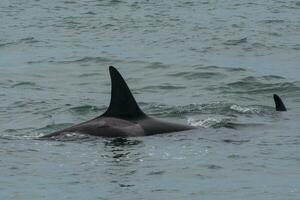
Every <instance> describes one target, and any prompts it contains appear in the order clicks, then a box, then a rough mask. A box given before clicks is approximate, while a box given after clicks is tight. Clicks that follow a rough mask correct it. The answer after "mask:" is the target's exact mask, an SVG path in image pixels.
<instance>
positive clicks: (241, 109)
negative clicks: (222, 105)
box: [230, 105, 260, 114]
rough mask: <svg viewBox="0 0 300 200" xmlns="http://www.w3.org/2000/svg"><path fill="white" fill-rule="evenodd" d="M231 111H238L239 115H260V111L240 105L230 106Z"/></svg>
mask: <svg viewBox="0 0 300 200" xmlns="http://www.w3.org/2000/svg"><path fill="white" fill-rule="evenodd" d="M230 109H231V110H233V111H236V112H238V113H243V114H244V113H245V114H259V113H260V111H259V110H257V109H256V108H251V107H250V108H249V107H242V106H239V105H232V106H230Z"/></svg>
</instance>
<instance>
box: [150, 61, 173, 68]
mask: <svg viewBox="0 0 300 200" xmlns="http://www.w3.org/2000/svg"><path fill="white" fill-rule="evenodd" d="M146 67H147V68H150V69H161V68H169V67H170V66H169V65H165V64H163V63H160V62H153V63H151V64H149V65H148V66H146Z"/></svg>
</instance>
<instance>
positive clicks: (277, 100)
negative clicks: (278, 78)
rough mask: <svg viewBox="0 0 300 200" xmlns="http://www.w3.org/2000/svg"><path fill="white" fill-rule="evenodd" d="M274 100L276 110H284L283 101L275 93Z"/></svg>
mask: <svg viewBox="0 0 300 200" xmlns="http://www.w3.org/2000/svg"><path fill="white" fill-rule="evenodd" d="M273 98H274V101H275V107H276V111H286V107H285V105H284V103H283V102H282V100H281V98H280V97H279V96H278V95H277V94H274V95H273Z"/></svg>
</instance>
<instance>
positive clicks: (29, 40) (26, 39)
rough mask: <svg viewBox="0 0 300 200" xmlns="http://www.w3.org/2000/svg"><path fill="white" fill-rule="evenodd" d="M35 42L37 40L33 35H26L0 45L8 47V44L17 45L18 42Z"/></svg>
mask: <svg viewBox="0 0 300 200" xmlns="http://www.w3.org/2000/svg"><path fill="white" fill-rule="evenodd" d="M37 42H39V41H38V40H36V39H35V38H34V37H27V38H22V39H19V40H17V41H13V42H6V43H2V44H0V47H8V46H13V45H18V44H32V43H37Z"/></svg>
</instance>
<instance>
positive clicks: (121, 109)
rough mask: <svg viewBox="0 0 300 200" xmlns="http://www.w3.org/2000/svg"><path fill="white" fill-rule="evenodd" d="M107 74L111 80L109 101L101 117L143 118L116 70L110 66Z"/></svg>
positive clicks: (141, 112)
mask: <svg viewBox="0 0 300 200" xmlns="http://www.w3.org/2000/svg"><path fill="white" fill-rule="evenodd" d="M109 73H110V78H111V99H110V104H109V107H108V109H107V110H106V112H105V113H104V114H103V115H101V116H104V117H118V118H126V119H134V118H141V117H145V116H146V114H145V113H144V112H143V111H142V110H141V109H140V108H139V106H138V104H137V103H136V101H135V99H134V97H133V95H132V94H131V92H130V89H129V88H128V86H127V84H126V82H125V81H124V79H123V78H122V76H121V74H120V73H119V72H118V70H117V69H116V68H114V67H113V66H110V67H109Z"/></svg>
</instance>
